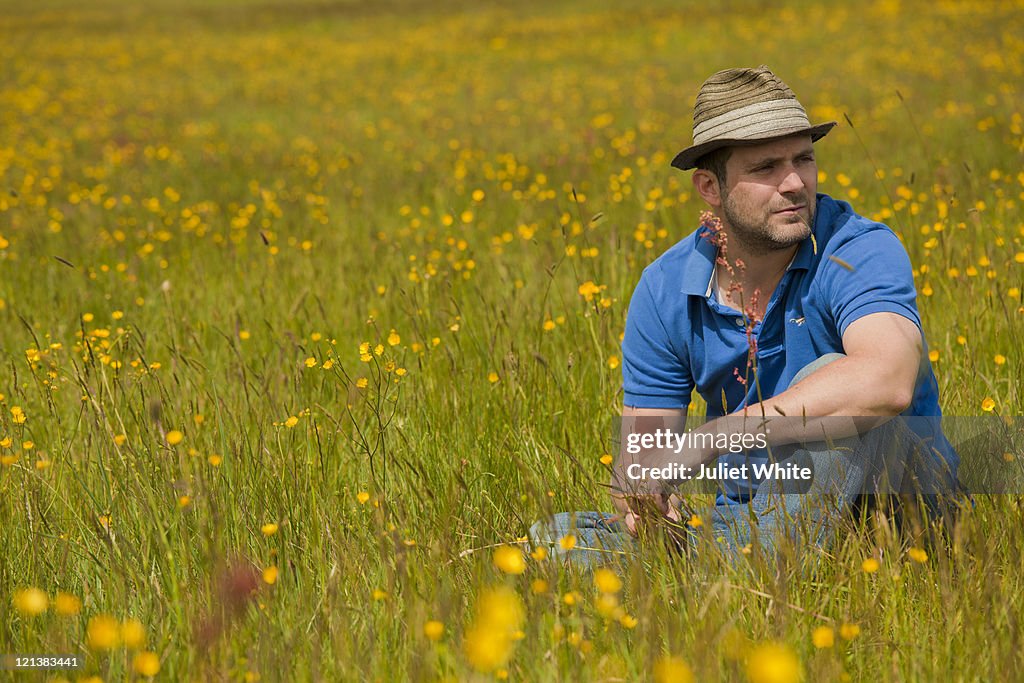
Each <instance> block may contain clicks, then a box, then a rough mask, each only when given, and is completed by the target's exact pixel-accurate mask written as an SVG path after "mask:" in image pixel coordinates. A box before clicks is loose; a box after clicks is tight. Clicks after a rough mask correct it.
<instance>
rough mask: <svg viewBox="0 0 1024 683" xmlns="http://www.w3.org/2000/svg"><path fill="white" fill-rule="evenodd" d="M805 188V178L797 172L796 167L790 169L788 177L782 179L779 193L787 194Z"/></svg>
mask: <svg viewBox="0 0 1024 683" xmlns="http://www.w3.org/2000/svg"><path fill="white" fill-rule="evenodd" d="M803 189H804V181H803V178H801V177H800V174H799V173H797V172H796V169H790V170H789V173H788V174H786V177H785V178H783V179H782V182H781V183H780V184H779V194H787V193H790V192H799V191H801V190H803Z"/></svg>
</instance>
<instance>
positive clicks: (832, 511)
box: [530, 354, 942, 567]
mask: <svg viewBox="0 0 1024 683" xmlns="http://www.w3.org/2000/svg"><path fill="white" fill-rule="evenodd" d="M838 358H842V354H828V355H825V356H822V357H821V358H819V359H818V360H816V361H815V362H813V363H810V364H809V365H807V366H806V367H805V368H803V369H802V370H801V371H800V372H799V373H798V374H797V376H796V377H794V378H793V383H796V382H799V381H801V380H802V379H804V378H805V377H807V376H808V375H810V374H811V373H812V372H814V371H816V370H818V369H819V368H821V367H823V366H825V365H827V364H828V363H831V362H832V361H834V360H836V359H838ZM915 439H916V437H914V435H913V433H912V432H911V431H910V430H909V429H908V428H907V427H906V426H905V425H904V424H903V423H902V422H901V421H900V420H893V421H890V422H887V423H885V424H883V425H881V426H880V427H877V428H876V429H873V430H871V431H870V432H868V433H867V434H865V435H863V436H862V437H859V438H851V439H849V440H839V441H837V442H835V443H832V444H830V445H828V446H827V445H825V444H824V443H822V444H821V448H820V449H815V448H813V447H812V448H808V449H803V448H802V449H800V450H798V451H797V453H796V454H794V457H800V458H802V459H804V460H807V459H809V460H810V461H812V463H813V470H814V480H813V483H812V484H811V488H810V490H809V491H807V492H801V493H788V492H786V491H783V490H782V489H781V488H780V487H779V486H778V485H777V483H776V482H769V481H766V482H763V483H762V484H761V486H759V487H758V489H757V491H756V493H755V494H754V495H753V496H752V497H751V498H750V499H749V500H748V501H746V502H743V503H734V502H731V501H730V499H728V498H725V497H724V496H719V497H718V499H717V502H716V504H714V505H710V506H709V509H705V510H699V511H698V514H699V516H700V518H701V521H702V523H703V524H708V523H710V526H711V531H712V535H713V536H714V538H715V540H716V541H717V543H716V545H717V546H718V547H719V549H720V551H721V552H723V553H725V554H726V555H727V556H732V557H733V559H737V558H738V557H740V556H742V555H744V554H747V553H750V552H752V551H753V548H754V547H755V546H760V547H761V548H762V549H764V551H765V552H769V553H774V552H776V551H777V550H778V549H779V548H780V546H781V544H782V543H787V544H789V545H790V546H791V547H794V548H800V547H822V546H824V545H825V544H826V543H827V542H828V541H829V540H830V539H831V536H832V535H833V533H834V531H835V528H836V523H837V522H838V521H839V518H840V517H841V516H842V515H845V514H847V513H849V511H850V510H851V509H852V508H853V507H854V505H855V504H857V503H858V502H859V501H860V500H861V494H862V493H863V492H864V490H865V484H866V481H867V479H868V477H869V476H875V475H874V474H872V472H869V469H871V465H870V464H869V463H870V462H871V458H872V457H873V454H877V453H880V452H900V451H902V450H904V449H905V447H906V446H909V445H910V444H912V443H914V442H915ZM905 464H906V461H905V460H901V461H900V462H898V463H897V466H896V467H895V469H897V470H899V471H898V472H896V474H895V476H896V477H901V476H902V475H903V469H902V468H903V467H904V465H905ZM887 465H888V463H887ZM924 469H925V470H928V469H929V468H924ZM886 476H887V477H890V478H891V477H893V476H894V475H893V473H892V472H891V471H889V470H888V469H887V470H886ZM914 476H915V477H918V476H922V475H919V474H918V470H917V469H916V468H915V471H914ZM924 476H942V475H941V474H934V473H933V472H930V471H926V472H925V475H924ZM896 486H897V489H896V490H898V487H899V483H898V482H896ZM929 490H935V484H934V483H932V484H929ZM689 514H690V513H689V512H686V513H684V515H683V523H684V524H683V525H681V529H682V534H681V535H682V539H683V540H682V542H683V543H684V544H686V545H688V546H690V547H693V546H695V545H696V543H697V540H698V538H699V536H700V535H699V534H697V533H695V532H694V530H692V529H689V528H688V527H687V526H686V525H685V522H686V520H687V519H688V518H689V517H688V515H689ZM569 534H572V535H573V536H575V537H576V544H575V546H574V547H573V548H571V549H570V550H564V549H563V548H562V547H561V544H560V543H559V540H560V539H561V538H563V537H565V536H566V535H569ZM530 541H531V543H533V544H534V545H535V546H545V547H548V548H549V550H550V551H551V552H552V553H553V554H554V555H556V556H559V557H562V558H564V559H566V560H569V561H571V562H572V563H573V564H576V565H579V566H583V567H594V566H596V565H600V564H606V563H609V562H613V561H621V560H622V559H624V558H628V557H629V556H630V555H632V554H634V553H635V552H636V551H637V550H638V549H639V544H638V542H637V539H636V538H634V537H633V536H632V535H631V534H630V533H629V531H628V530H627V529H626V526H625V524H624V523H623V522H622V521H620V520H619V518H618V517H617V516H616V515H614V514H612V513H604V512H560V513H557V514H555V515H554V516H553V517H552V519H551V520H548V521H540V522H537V523H536V524H534V525H533V526H532V527H530Z"/></svg>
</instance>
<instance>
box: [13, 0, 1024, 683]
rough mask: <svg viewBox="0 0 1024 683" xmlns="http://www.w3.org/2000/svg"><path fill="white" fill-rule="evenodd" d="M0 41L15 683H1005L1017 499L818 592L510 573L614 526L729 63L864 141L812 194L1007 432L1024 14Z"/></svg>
mask: <svg viewBox="0 0 1024 683" xmlns="http://www.w3.org/2000/svg"><path fill="white" fill-rule="evenodd" d="M0 7H2V9H3V11H2V12H0V37H2V40H0V348H2V353H3V356H2V358H0V367H2V368H3V369H2V370H0V408H2V410H0V519H2V520H3V523H2V524H0V547H2V548H3V551H2V552H0V653H3V652H7V653H33V654H43V653H79V654H83V655H84V656H85V657H86V660H87V666H86V668H85V669H83V670H81V671H79V672H73V673H72V674H71V675H68V676H66V678H67V679H68V680H79V679H85V678H86V677H91V676H96V677H99V678H100V679H102V680H122V679H125V678H132V677H137V678H145V677H146V676H149V675H155V676H156V678H158V679H161V680H249V681H252V680H271V681H276V680H405V679H412V680H444V679H451V680H492V679H495V678H497V679H505V678H507V679H508V680H548V679H562V680H609V681H611V680H645V679H649V678H654V679H656V680H688V679H687V676H686V675H687V673H688V672H690V673H692V674H693V675H694V676H695V677H696V680H716V679H725V680H733V679H735V680H746V679H749V680H751V681H754V682H755V683H757V681H793V680H798V679H799V678H800V677H801V676H802V677H803V679H804V680H808V681H817V680H867V679H874V680H937V679H949V680H996V679H1002V678H1005V677H1007V676H1009V677H1010V678H1013V677H1014V674H1012V673H1008V672H1015V671H1019V670H1020V669H1021V666H1022V664H1024V662H1022V654H1021V653H1022V652H1024V650H1022V648H1021V642H1022V632H1021V621H1022V617H1024V605H1022V600H1024V599H1022V597H1021V596H1022V594H1024V593H1022V585H1021V583H1022V582H1021V574H1020V561H1021V560H1020V558H1021V552H1022V550H1024V530H1022V528H1021V525H1020V523H1019V520H1020V509H1019V501H1018V499H1017V498H1016V497H1009V496H1005V497H993V498H984V497H982V498H980V499H979V500H978V501H977V505H976V506H975V507H974V508H973V509H971V510H969V511H967V512H966V513H965V514H964V515H963V516H962V518H961V520H960V525H959V526H958V528H957V529H956V530H955V533H954V534H953V535H952V538H951V539H950V541H949V543H948V544H944V543H939V544H927V543H925V541H924V540H922V538H919V537H917V536H915V535H914V534H912V533H911V534H908V533H897V532H895V531H892V530H891V529H889V527H887V525H886V524H884V523H865V524H860V525H856V526H855V527H854V528H852V529H850V530H849V533H848V535H845V536H844V540H843V542H842V543H840V544H838V545H837V546H835V547H833V548H831V549H830V551H829V553H828V554H827V555H826V556H825V557H824V558H821V557H807V556H797V557H787V558H784V561H782V562H774V561H769V560H767V559H765V558H763V557H760V556H759V554H758V553H757V551H756V549H754V551H753V552H752V553H751V557H750V561H749V563H748V564H746V565H743V566H733V565H729V564H728V563H725V562H723V561H722V560H721V558H719V557H717V555H716V553H715V552H714V549H713V547H712V546H713V545H714V543H713V541H710V540H708V541H707V545H708V547H707V548H706V552H702V553H701V554H700V555H699V556H698V557H694V558H690V559H683V558H678V557H674V556H671V555H668V554H666V552H665V551H664V549H662V548H651V549H650V552H648V553H646V554H645V555H644V557H643V558H642V559H641V560H639V561H636V562H633V563H630V564H628V566H619V565H616V566H615V568H614V573H602V574H598V575H589V574H580V573H574V572H566V571H564V570H562V569H561V568H559V567H558V566H557V565H556V564H555V563H554V562H552V561H551V559H550V558H542V557H540V555H539V554H536V555H534V556H529V555H528V556H525V558H523V559H520V558H522V555H521V553H519V552H518V550H516V551H515V552H513V553H509V552H507V551H506V548H507V546H506V544H515V543H517V542H519V541H520V540H521V539H522V537H523V536H524V534H525V533H526V530H527V528H528V526H529V524H530V523H531V522H532V521H534V520H537V519H540V518H543V517H544V516H545V515H546V514H548V513H550V512H551V511H555V510H567V509H607V508H608V507H609V506H608V505H607V503H606V493H605V491H604V489H603V488H602V486H601V483H602V482H603V481H604V479H605V478H606V471H605V470H606V468H605V465H603V464H602V462H601V458H602V456H603V455H605V454H606V453H608V452H609V450H610V448H611V444H610V436H611V424H612V418H613V416H614V415H615V414H616V411H617V410H618V407H619V406H620V404H621V392H620V381H621V377H620V371H621V370H620V368H619V350H618V344H619V338H620V334H621V332H622V329H623V326H624V322H625V313H626V307H627V305H628V299H629V295H630V293H631V291H632V288H633V286H634V285H635V283H636V281H637V279H638V278H639V275H640V272H641V270H642V268H643V267H644V266H645V265H646V264H647V263H648V262H650V261H651V260H653V258H655V257H656V256H657V255H658V254H659V253H661V252H662V251H664V250H665V249H667V248H668V247H669V246H671V245H672V244H673V243H674V242H676V241H677V240H679V239H681V238H682V237H683V236H685V235H687V234H688V233H690V232H691V231H692V230H693V229H694V228H695V227H696V222H697V216H698V214H699V212H700V210H701V208H702V207H701V206H700V202H699V201H698V200H697V199H695V198H694V197H693V193H692V191H691V188H690V185H689V178H688V174H685V173H680V172H678V171H675V170H673V169H671V168H670V167H669V166H668V163H669V161H670V160H671V158H672V156H673V155H674V154H675V153H676V152H677V151H678V150H679V149H681V148H682V147H684V146H686V145H687V144H688V142H689V139H690V125H691V119H690V116H691V110H692V104H693V98H694V96H695V94H696V90H697V88H698V87H699V85H700V83H701V81H702V80H703V79H704V78H705V77H706V76H707V75H709V74H710V73H711V72H713V71H715V70H717V69H720V68H727V67H731V66H741V65H757V64H762V63H764V64H768V65H769V66H771V67H772V69H773V70H774V71H775V72H776V73H777V74H779V75H780V77H782V78H783V79H784V80H786V81H787V82H788V83H789V84H790V85H791V86H792V87H793V89H794V90H795V91H796V92H797V94H798V96H799V97H800V99H801V100H802V101H803V102H804V104H805V105H806V106H807V108H808V111H809V114H810V116H811V119H812V120H815V121H820V120H838V121H840V122H841V125H840V127H839V128H837V129H836V130H835V131H834V132H833V133H832V134H831V135H830V136H829V137H828V138H827V139H825V140H824V141H822V143H821V144H819V145H818V146H817V155H818V164H819V169H820V177H819V180H820V184H819V190H820V191H822V192H826V193H829V194H831V195H833V196H835V197H837V198H839V199H844V200H848V201H850V202H851V203H852V204H853V205H854V207H855V208H856V209H857V210H858V211H859V212H860V213H862V214H864V215H867V216H871V217H874V218H876V219H878V220H882V221H884V222H886V223H888V224H889V225H891V226H892V227H893V228H894V229H895V230H896V231H897V232H898V234H899V235H900V236H901V238H902V239H903V241H904V243H905V244H906V246H907V249H908V251H909V253H910V255H911V259H912V261H913V263H914V265H915V277H916V278H917V286H918V293H919V305H920V309H921V313H922V318H923V320H924V324H925V328H926V332H927V335H928V340H929V344H930V352H931V359H932V362H933V363H934V365H935V369H936V373H937V376H938V379H939V384H940V390H941V395H942V400H943V405H944V409H945V411H946V412H947V413H948V414H953V415H980V414H987V413H993V414H998V415H1003V416H1012V415H1020V414H1021V413H1022V410H1021V409H1022V405H1021V403H1022V398H1021V391H1020V389H1019V382H1018V381H1016V380H1017V378H1018V377H1019V376H1020V375H1021V371H1022V369H1024V359H1022V356H1021V352H1020V349H1019V347H1020V342H1019V339H1020V337H1021V333H1022V332H1024V324H1022V323H1024V308H1022V302H1021V288H1022V287H1024V219H1022V217H1021V212H1020V206H1021V203H1022V202H1024V172H1022V170H1021V169H1022V163H1021V161H1022V152H1024V111H1022V109H1021V106H1020V102H1021V101H1024V96H1022V93H1021V87H1022V83H1024V80H1022V72H1024V63H1022V57H1024V38H1022V36H1024V5H1022V4H1021V3H1020V2H987V1H986V2H942V1H932V2H894V1H888V2H869V3H866V4H863V5H862V4H856V5H855V4H849V5H846V4H841V3H824V4H822V3H815V2H789V3H766V2H756V1H753V0H750V1H740V0H736V1H732V2H718V3H697V2H667V1H663V0H652V1H651V2H644V3H642V4H641V3H637V4H636V6H633V7H630V6H624V5H622V4H620V3H608V2H589V3H583V2H576V1H566V2H546V3H542V2H535V1H533V0H529V1H528V2H523V3H515V4H514V5H513V4H490V3H470V2H463V1H461V0H445V1H444V2H441V3H427V2H413V1H412V0H388V1H386V2H379V3H358V2H325V1H315V2H299V3H289V2H280V3H270V2H256V1H253V2H249V1H243V0H232V1H227V0H213V1H212V2H206V3H201V2H196V1H193V0H183V1H182V2H171V1H170V0H157V1H156V2H151V3H145V4H141V3H140V4H137V5H124V4H122V3H114V2H99V3H89V4H83V3H71V2H38V3H32V4H31V5H29V4H27V3H11V2H3V3H0ZM692 410H694V411H700V410H701V406H700V405H699V402H696V403H695V404H694V405H693V406H692ZM1008 457H1015V455H1014V454H1013V453H1010V454H1008ZM567 542H569V541H567ZM620 584H621V585H620ZM12 675H13V676H14V677H15V678H16V679H17V680H22V679H28V678H30V676H28V675H25V674H12ZM61 676H62V675H56V676H53V677H43V680H50V679H51V678H56V679H59V678H61ZM772 676H775V677H772Z"/></svg>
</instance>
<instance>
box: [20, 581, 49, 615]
mask: <svg viewBox="0 0 1024 683" xmlns="http://www.w3.org/2000/svg"><path fill="white" fill-rule="evenodd" d="M11 604H13V605H14V609H16V610H17V611H18V612H19V613H21V614H22V615H24V616H26V617H37V616H39V615H40V614H42V613H43V612H45V611H46V610H47V609H48V608H49V606H50V599H49V598H48V597H47V596H46V593H44V592H43V591H41V590H39V589H38V588H35V587H29V588H22V589H20V590H16V591H14V595H12V596H11Z"/></svg>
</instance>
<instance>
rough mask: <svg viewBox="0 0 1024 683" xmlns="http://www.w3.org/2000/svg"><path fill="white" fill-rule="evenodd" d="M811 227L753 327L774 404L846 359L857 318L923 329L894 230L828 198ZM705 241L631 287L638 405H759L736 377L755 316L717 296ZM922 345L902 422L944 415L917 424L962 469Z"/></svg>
mask: <svg viewBox="0 0 1024 683" xmlns="http://www.w3.org/2000/svg"><path fill="white" fill-rule="evenodd" d="M812 232H813V234H814V240H812V239H810V238H808V239H806V240H804V241H803V242H801V243H800V245H799V247H798V249H797V253H796V256H795V257H794V259H793V261H792V263H791V264H790V265H789V268H788V269H787V270H786V273H785V274H784V275H783V277H782V280H781V281H780V282H779V284H778V286H777V287H776V288H775V291H774V292H772V295H771V299H770V300H769V302H768V306H767V310H766V312H765V316H764V319H763V320H761V321H760V322H758V323H757V324H756V325H755V326H754V328H753V335H754V337H756V340H757V364H758V381H759V383H760V389H761V393H762V396H764V397H765V398H769V397H771V396H774V395H776V394H779V393H782V392H783V391H785V390H786V388H788V387H789V385H790V384H791V383H792V380H793V377H794V376H795V375H796V374H797V373H798V372H799V371H800V370H801V369H802V368H803V367H804V366H805V365H807V364H808V363H811V362H812V361H814V360H816V359H817V358H819V357H821V356H822V355H824V354H827V353H843V352H844V350H843V341H842V336H843V333H844V332H845V331H846V328H847V327H848V326H849V325H850V323H852V322H853V321H855V320H857V319H859V318H862V317H864V316H866V315H869V314H871V313H879V312H890V313H897V314H899V315H902V316H903V317H905V318H907V319H909V320H911V321H912V322H913V323H914V324H915V325H917V327H918V329H920V328H921V319H920V316H919V315H918V312H917V295H916V292H915V289H914V279H913V275H912V273H911V265H910V259H909V257H908V256H907V252H906V250H905V249H904V248H903V245H902V244H901V243H900V241H899V239H898V238H897V237H896V235H895V233H893V231H892V230H891V229H890V228H889V227H888V226H886V225H883V224H881V223H876V222H874V221H870V220H868V219H866V218H864V217H863V216H859V215H857V214H856V213H854V211H853V209H852V208H851V207H850V205H849V204H847V203H846V202H841V201H836V200H834V199H832V198H831V197H829V196H827V195H823V194H819V195H818V196H817V215H816V217H815V221H814V228H813V231H812ZM707 237H708V235H707V230H706V229H705V228H700V229H698V230H697V231H696V232H694V233H693V234H691V235H689V236H688V237H685V238H684V239H682V240H681V241H680V242H678V243H677V244H675V245H674V246H673V247H671V248H670V249H669V250H668V251H666V252H665V253H664V254H662V255H661V256H660V257H658V258H657V259H656V260H655V261H654V262H653V263H652V264H651V265H649V266H648V267H647V268H646V269H645V270H644V272H643V275H642V276H641V278H640V282H639V284H638V285H637V287H636V290H635V291H634V292H633V297H632V299H631V300H630V304H629V314H628V317H627V320H626V332H625V336H624V337H623V341H622V359H623V362H622V375H623V390H624V403H625V404H626V405H628V406H633V407H637V408H682V409H684V410H685V409H686V407H687V406H688V405H689V403H690V396H691V394H692V392H693V390H694V389H696V390H697V391H698V392H699V393H700V395H701V396H702V397H703V398H704V400H705V401H706V403H707V416H708V417H709V418H714V417H719V416H721V415H725V414H728V413H733V412H735V411H737V410H739V409H740V408H742V407H744V406H746V405H752V404H754V403H757V402H758V398H757V388H756V387H755V383H754V382H753V380H752V379H751V380H750V381H748V382H747V385H746V386H744V384H743V383H741V382H740V381H739V380H738V379H737V374H738V375H739V377H744V376H746V375H747V370H746V366H747V355H748V350H749V342H748V339H747V330H746V321H745V320H744V319H743V316H742V314H741V313H740V312H738V311H736V310H735V309H732V308H729V307H728V306H724V305H722V304H721V303H719V302H718V301H717V298H716V296H715V292H714V291H713V288H712V287H711V278H712V275H713V273H714V268H715V258H716V256H717V248H716V247H715V245H714V244H712V242H711V241H710V240H709V239H707ZM923 340H924V336H923V333H922V342H923ZM879 343H884V340H879ZM924 348H925V351H924V354H923V359H922V363H921V368H920V371H919V373H918V378H917V386H916V388H915V391H914V399H913V402H912V403H911V405H910V407H909V408H908V409H907V410H906V411H905V412H904V413H903V415H905V416H927V417H931V418H934V419H933V420H925V421H922V420H912V421H910V423H911V424H912V425H914V429H915V431H917V432H918V433H919V435H921V436H922V437H923V438H925V439H926V441H927V442H928V443H929V444H930V445H931V447H932V448H933V449H934V451H936V452H937V453H938V454H939V455H940V456H941V457H942V458H943V459H944V460H945V461H946V463H947V465H948V466H949V467H950V468H951V471H952V472H953V473H954V474H955V472H956V465H957V463H958V459H957V456H956V453H955V451H954V450H953V448H952V446H951V445H950V444H949V442H948V440H947V439H946V438H945V436H944V435H943V434H942V431H941V427H940V424H939V417H940V416H941V410H940V408H939V394H938V385H937V383H936V381H935V374H934V372H933V371H932V367H931V363H930V362H929V360H928V352H927V345H926V344H925V345H924ZM922 424H924V426H923V427H922ZM922 431H923V432H924V433H922ZM748 455H750V456H751V457H757V456H755V455H753V454H748ZM727 457H728V456H727ZM751 484H752V487H753V488H755V489H756V482H752V483H751Z"/></svg>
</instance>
